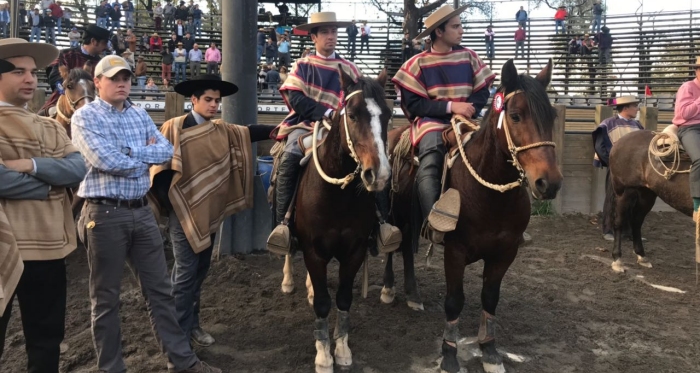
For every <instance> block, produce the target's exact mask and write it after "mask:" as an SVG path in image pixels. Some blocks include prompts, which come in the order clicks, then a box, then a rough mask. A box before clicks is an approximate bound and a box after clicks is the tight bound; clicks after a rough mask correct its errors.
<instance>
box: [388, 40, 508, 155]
mask: <svg viewBox="0 0 700 373" xmlns="http://www.w3.org/2000/svg"><path fill="white" fill-rule="evenodd" d="M495 78H496V75H495V74H494V73H493V72H492V71H491V69H489V67H488V66H486V64H484V62H483V61H482V60H481V58H479V56H478V55H477V54H476V53H475V52H474V51H472V50H471V49H468V48H464V47H460V46H456V47H453V49H452V51H450V52H447V53H436V52H432V51H429V52H428V51H426V52H423V53H420V54H417V55H415V56H413V58H411V59H410V60H408V61H406V62H405V63H404V64H403V66H401V69H399V71H398V72H397V73H396V75H395V76H394V79H392V81H393V82H394V84H395V85H396V86H398V87H400V88H401V89H405V90H408V91H410V92H412V93H414V94H416V95H419V96H420V97H423V98H426V99H429V100H435V101H456V102H466V101H467V99H468V98H469V96H470V95H471V94H472V92H475V91H478V90H481V89H486V88H488V86H489V84H491V82H492V81H493V80H494V79H495ZM401 106H402V109H403V111H404V113H405V114H406V117H407V118H408V119H409V120H410V121H411V122H412V124H413V125H412V126H411V142H412V143H413V145H414V146H417V145H418V143H419V142H420V139H421V138H422V137H423V136H424V135H425V134H426V133H428V132H432V131H442V130H443V129H445V128H446V127H447V126H449V122H448V121H447V120H445V119H444V118H431V117H423V118H420V117H416V116H415V115H412V114H411V113H410V112H408V110H407V109H406V106H405V103H404V102H403V99H402V103H401Z"/></svg>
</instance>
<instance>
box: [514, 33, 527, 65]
mask: <svg viewBox="0 0 700 373" xmlns="http://www.w3.org/2000/svg"><path fill="white" fill-rule="evenodd" d="M525 39H527V35H526V34H525V29H524V28H523V26H522V25H519V26H518V29H517V30H516V31H515V58H518V49H520V58H525Z"/></svg>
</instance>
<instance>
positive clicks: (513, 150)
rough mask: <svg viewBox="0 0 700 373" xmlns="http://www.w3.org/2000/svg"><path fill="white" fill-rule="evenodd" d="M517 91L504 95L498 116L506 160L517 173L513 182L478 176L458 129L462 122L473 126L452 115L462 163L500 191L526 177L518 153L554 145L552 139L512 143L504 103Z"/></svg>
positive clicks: (473, 174) (517, 92) (519, 90)
mask: <svg viewBox="0 0 700 373" xmlns="http://www.w3.org/2000/svg"><path fill="white" fill-rule="evenodd" d="M519 93H524V91H523V90H522V89H518V90H515V91H513V92H511V93H508V94H507V95H506V96H505V97H504V99H503V108H502V110H501V113H500V117H499V118H498V123H499V128H500V124H502V125H503V132H504V133H505V135H506V144H507V147H508V151H509V152H510V156H511V158H512V160H509V161H508V162H510V163H511V164H512V165H513V167H515V169H516V170H518V174H519V176H518V180H516V181H514V182H511V183H508V184H492V183H489V182H488V181H486V180H484V179H483V178H482V177H481V176H479V174H478V173H477V172H476V170H474V168H473V167H472V165H471V164H470V163H469V160H468V159H467V154H466V152H465V151H464V145H465V144H462V143H461V142H460V138H461V135H462V133H461V131H460V129H459V125H460V124H462V123H465V124H467V125H469V126H471V127H474V126H473V125H472V124H471V123H470V122H469V121H468V120H466V118H464V117H462V116H458V115H455V116H453V117H452V128H453V129H454V132H455V134H456V135H457V141H458V142H459V143H458V145H457V147H458V148H459V152H460V154H461V155H462V161H463V162H464V165H465V166H466V167H467V169H468V170H469V173H471V174H472V176H473V177H474V179H476V180H477V181H478V182H479V183H480V184H481V185H483V186H485V187H487V188H489V189H493V190H496V191H499V192H501V193H503V192H506V191H509V190H511V189H514V188H517V187H520V186H522V185H523V183H524V182H525V179H526V177H525V169H524V168H523V166H522V165H521V164H520V162H519V161H518V153H520V152H524V151H527V150H530V149H534V148H539V147H541V146H551V147H553V148H554V147H556V143H555V142H553V141H539V142H536V143H533V144H529V145H523V146H515V144H514V143H513V139H512V138H511V136H510V126H509V125H508V115H506V111H507V109H506V104H507V103H508V101H510V99H511V98H513V96H515V95H517V94H519Z"/></svg>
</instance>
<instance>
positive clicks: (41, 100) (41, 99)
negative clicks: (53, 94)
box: [27, 88, 46, 113]
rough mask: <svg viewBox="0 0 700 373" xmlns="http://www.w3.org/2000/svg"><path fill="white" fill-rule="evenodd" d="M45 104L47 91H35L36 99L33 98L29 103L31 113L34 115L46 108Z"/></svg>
mask: <svg viewBox="0 0 700 373" xmlns="http://www.w3.org/2000/svg"><path fill="white" fill-rule="evenodd" d="M45 103H46V91H44V90H43V89H41V88H39V89H36V90H34V97H32V100H31V101H29V105H28V106H27V107H28V109H29V111H31V112H32V113H36V112H37V111H39V110H40V109H41V108H42V107H43V106H44V104H45Z"/></svg>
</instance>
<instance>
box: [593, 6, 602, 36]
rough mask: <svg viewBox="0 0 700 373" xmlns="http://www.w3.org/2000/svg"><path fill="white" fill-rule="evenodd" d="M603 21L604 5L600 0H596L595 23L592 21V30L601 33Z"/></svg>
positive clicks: (594, 8)
mask: <svg viewBox="0 0 700 373" xmlns="http://www.w3.org/2000/svg"><path fill="white" fill-rule="evenodd" d="M602 21H603V5H601V4H600V0H595V3H594V4H593V23H591V32H595V33H599V32H600V26H601V23H602Z"/></svg>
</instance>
